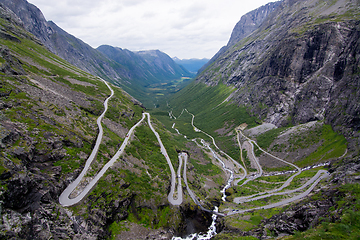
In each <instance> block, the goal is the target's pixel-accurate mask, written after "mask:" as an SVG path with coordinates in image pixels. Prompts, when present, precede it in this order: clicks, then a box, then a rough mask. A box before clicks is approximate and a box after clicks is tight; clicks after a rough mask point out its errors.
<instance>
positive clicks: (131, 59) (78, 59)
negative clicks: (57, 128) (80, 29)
mask: <svg viewBox="0 0 360 240" xmlns="http://www.w3.org/2000/svg"><path fill="white" fill-rule="evenodd" d="M0 3H2V4H4V5H5V6H6V7H8V8H9V9H10V10H11V11H13V12H14V13H15V14H16V15H17V16H18V17H19V18H20V19H21V21H22V22H23V24H24V27H25V29H26V30H27V31H29V32H31V33H32V34H34V36H35V37H37V38H38V39H39V40H40V41H41V42H42V43H43V44H44V45H45V46H46V47H47V48H48V49H49V50H50V51H51V52H53V53H55V54H56V55H58V56H59V57H61V58H63V59H64V60H66V61H68V62H69V63H71V64H73V65H75V66H77V67H79V68H80V69H82V70H84V71H86V72H89V73H91V74H94V75H97V76H100V77H102V78H104V79H106V80H108V81H110V82H112V83H114V84H116V85H118V86H120V87H123V88H124V89H125V90H126V91H128V92H129V93H130V94H131V95H133V96H134V97H136V98H138V99H139V100H141V101H144V100H145V98H144V96H146V94H144V93H142V92H143V91H145V90H144V87H146V86H148V85H149V84H151V83H154V82H156V81H157V82H158V83H160V82H162V81H165V82H168V81H170V80H174V79H177V78H181V77H182V76H187V77H189V76H193V74H191V73H190V72H189V71H187V70H186V69H184V68H182V67H180V66H178V65H177V64H176V63H175V62H174V61H173V60H172V59H171V58H170V57H169V56H168V55H166V54H165V53H161V52H160V51H156V53H157V54H156V55H157V58H156V59H155V58H153V59H152V60H154V61H153V62H151V63H150V62H149V61H148V60H147V59H148V54H141V52H140V53H132V52H131V51H129V50H121V51H123V52H122V53H121V54H120V52H121V51H120V50H119V48H115V47H112V48H110V49H111V50H114V51H115V52H114V53H112V54H111V53H109V50H110V49H107V50H106V51H105V50H104V47H100V48H99V49H100V50H103V51H104V52H106V54H104V53H103V52H101V51H100V50H98V49H94V48H92V47H91V46H90V45H88V44H86V43H85V42H83V41H82V40H80V39H78V38H76V37H74V36H72V35H71V34H69V33H67V32H66V31H64V30H63V29H61V28H60V27H59V26H57V25H56V24H55V23H54V22H52V21H47V20H46V19H45V17H44V15H43V14H42V12H41V11H40V10H39V9H38V8H37V7H36V6H34V5H33V4H30V3H28V2H27V1H26V0H0ZM115 55H116V56H115ZM109 56H113V57H114V58H115V59H117V60H114V59H112V58H111V57H109ZM121 57H123V58H124V59H120V58H121ZM162 61H164V62H162Z"/></svg>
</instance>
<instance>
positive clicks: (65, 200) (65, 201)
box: [59, 79, 330, 216]
mask: <svg viewBox="0 0 360 240" xmlns="http://www.w3.org/2000/svg"><path fill="white" fill-rule="evenodd" d="M101 80H102V81H103V82H104V83H105V84H106V86H107V87H108V88H109V90H110V92H111V94H110V96H109V97H108V98H106V100H105V101H104V108H105V109H104V111H103V113H102V114H101V115H100V116H99V118H98V119H97V125H98V128H99V134H98V136H97V138H96V143H95V146H94V148H93V150H92V152H91V154H90V156H89V158H88V159H87V161H86V163H85V166H84V168H83V170H82V171H81V173H80V175H79V176H78V177H77V178H76V179H75V180H74V181H73V182H72V183H71V184H69V185H68V186H67V187H66V189H65V190H64V191H63V192H62V193H61V195H60V197H59V203H60V204H61V205H63V206H72V205H74V204H77V203H79V202H80V201H81V200H82V199H83V198H84V197H85V196H86V195H87V194H88V193H89V192H90V191H91V190H92V189H93V188H94V186H95V185H96V183H97V182H98V181H99V179H100V178H101V177H102V176H103V175H104V174H105V172H106V171H107V170H108V169H109V168H110V167H111V166H112V165H113V164H114V162H115V161H116V160H117V159H118V158H119V157H120V155H121V154H123V152H124V150H125V147H126V145H127V144H128V142H129V139H130V137H131V135H132V134H133V132H134V130H135V128H136V127H137V126H139V125H140V124H141V123H142V122H143V120H144V119H145V118H146V117H147V119H148V125H149V127H150V129H151V130H152V132H153V133H154V135H155V136H156V138H157V141H158V142H159V145H160V151H161V153H162V154H163V155H164V157H165V159H166V161H167V163H168V166H169V168H170V172H171V186H170V193H169V195H168V201H169V202H170V204H172V205H180V204H181V203H182V202H183V192H182V181H181V169H182V164H184V170H183V179H184V183H185V185H186V189H187V191H188V193H189V195H190V197H191V198H192V200H193V201H194V202H195V203H196V204H197V205H198V206H199V207H200V208H201V209H202V210H204V211H207V212H211V213H213V214H216V215H221V216H226V215H232V214H236V213H243V212H247V211H252V210H256V209H268V208H273V207H278V206H282V205H284V204H287V203H290V202H293V201H296V200H298V199H301V198H303V197H305V196H307V195H308V194H309V193H310V192H311V191H312V190H313V189H314V188H315V186H316V185H317V184H318V183H319V182H320V181H321V180H322V179H323V178H327V177H329V176H330V174H329V172H327V171H324V170H319V171H318V172H317V173H316V175H315V176H314V177H312V178H311V179H310V180H308V181H307V182H306V183H305V184H303V185H302V186H301V187H299V188H297V189H293V190H287V191H283V192H280V191H281V190H283V189H284V188H286V187H287V186H288V185H289V184H290V183H291V182H292V180H293V179H294V177H296V176H297V175H299V174H300V173H301V169H300V168H299V167H297V166H296V165H294V164H292V163H289V162H287V161H285V160H283V159H280V158H278V157H276V156H273V155H272V154H270V153H268V152H266V151H264V150H263V149H262V148H261V147H260V146H258V144H257V143H256V142H255V141H254V140H251V139H249V138H247V137H246V136H244V135H243V134H242V132H241V131H239V132H240V133H241V134H242V136H243V137H245V138H246V139H247V141H248V142H249V143H250V144H251V146H252V151H251V152H252V153H251V154H253V157H254V159H255V163H256V165H257V168H258V174H257V176H261V175H262V173H263V171H262V168H261V166H260V163H259V162H258V161H257V160H256V157H255V155H254V145H256V146H257V147H258V148H259V149H260V150H261V151H262V152H264V153H265V154H268V155H269V156H271V157H273V158H275V159H277V160H279V161H282V162H284V163H286V164H289V165H291V166H293V167H294V168H296V169H297V173H295V174H294V175H292V176H291V177H290V178H289V179H287V180H286V181H285V183H284V184H283V185H282V186H281V187H279V188H277V189H273V190H269V191H266V192H262V193H257V194H253V195H250V196H245V197H239V198H235V199H234V202H235V203H244V202H250V201H255V200H259V199H263V198H266V197H271V196H275V195H285V194H291V193H294V192H297V191H300V190H303V189H304V188H306V187H308V186H309V185H311V184H312V185H311V186H310V187H309V188H308V189H307V190H306V191H305V192H303V193H301V194H298V195H296V196H294V197H291V198H288V199H284V200H282V201H279V202H276V203H272V204H268V205H265V206H261V207H257V208H251V209H244V210H233V211H232V212H230V213H228V214H223V213H219V212H218V211H217V210H216V211H211V210H208V209H205V208H203V207H202V206H201V204H200V203H199V201H198V200H197V198H196V195H195V194H194V193H193V192H192V191H191V189H190V187H189V185H188V182H187V177H186V166H187V160H188V155H187V154H186V153H184V152H182V153H179V155H178V158H179V167H178V170H177V174H176V173H175V170H174V167H173V165H172V163H171V160H170V158H169V155H168V153H167V151H166V148H165V147H164V145H163V143H162V141H161V138H160V135H159V134H158V133H157V132H156V130H155V129H154V127H153V126H152V124H151V120H150V114H149V113H146V112H145V113H143V114H142V118H141V119H140V120H139V121H138V122H137V123H136V124H134V126H132V127H131V128H130V130H129V131H128V133H127V135H126V137H125V139H124V141H123V143H122V144H121V146H120V148H119V150H118V151H117V152H116V153H115V155H114V156H113V157H112V158H111V159H110V160H109V161H108V162H107V163H106V164H105V165H104V167H103V168H102V169H101V170H100V171H99V172H98V173H97V174H96V175H95V176H94V178H93V179H92V180H91V181H90V182H89V183H88V185H87V186H86V187H85V188H84V189H83V190H82V192H81V193H79V194H78V195H77V196H76V197H74V198H70V195H71V193H72V192H73V191H74V190H75V189H76V188H77V186H78V185H79V184H80V182H81V181H82V179H83V178H84V176H85V174H86V173H87V171H88V170H89V168H90V166H91V163H92V162H93V160H94V159H95V158H96V155H97V153H98V150H99V147H100V144H101V141H102V138H103V128H102V125H101V121H102V119H103V118H104V116H105V113H106V111H107V109H108V101H109V100H110V98H111V97H112V96H113V95H114V91H113V90H112V88H111V87H110V85H109V84H108V83H107V82H106V81H104V80H103V79H101ZM185 110H186V109H185ZM183 112H184V110H183V111H182V112H181V114H180V116H181V115H182V113H183ZM186 112H188V111H187V110H186ZM188 113H189V112H188ZM189 114H191V115H192V121H191V124H192V126H193V128H194V130H195V131H196V132H202V133H204V134H205V135H207V136H208V137H210V138H211V139H212V142H213V145H214V146H215V147H216V148H217V150H218V151H219V152H220V153H221V154H223V155H225V156H226V157H227V158H228V159H230V160H231V162H233V163H234V165H233V166H236V167H238V169H241V170H242V172H243V173H242V174H241V177H240V180H239V181H241V180H242V179H244V178H245V177H246V176H247V171H246V168H244V167H243V166H242V165H241V164H239V163H238V162H237V161H235V160H234V159H233V158H231V157H230V156H229V155H228V154H226V153H225V152H223V151H222V150H221V149H220V148H219V147H218V146H217V145H216V142H215V139H214V138H213V137H212V136H211V135H209V134H207V133H205V132H203V131H201V130H200V129H198V128H197V127H195V126H194V118H195V116H194V115H193V114H192V113H189ZM171 115H172V116H173V118H174V119H176V118H175V116H174V115H173V114H172V112H171V114H169V116H170V117H171ZM180 116H179V117H180ZM173 128H174V125H173ZM177 132H178V131H177ZM237 132H238V131H237ZM239 132H238V133H239ZM201 142H202V144H203V145H204V146H205V147H207V148H208V149H209V150H210V151H211V152H212V153H213V155H214V157H215V158H216V159H217V160H218V161H219V162H220V163H221V164H222V165H223V169H224V170H225V171H228V172H229V173H230V178H229V179H228V182H227V184H226V185H225V187H224V188H223V190H222V191H221V192H222V193H223V200H224V201H225V197H226V195H225V190H226V189H227V188H228V187H230V186H231V183H232V181H233V180H234V171H233V170H231V169H228V168H227V167H226V165H225V163H224V162H223V161H222V160H221V159H220V158H219V157H218V156H217V154H216V152H215V151H214V150H213V149H211V147H210V145H209V144H206V143H205V141H204V140H203V139H201ZM238 142H239V141H238ZM239 143H240V142H239ZM239 146H240V147H241V145H239ZM257 176H256V177H257ZM256 177H255V178H256ZM250 180H254V178H251V179H248V180H247V181H250ZM176 184H177V189H176ZM243 184H245V183H243ZM175 190H177V191H176V192H175ZM175 195H176V197H175Z"/></svg>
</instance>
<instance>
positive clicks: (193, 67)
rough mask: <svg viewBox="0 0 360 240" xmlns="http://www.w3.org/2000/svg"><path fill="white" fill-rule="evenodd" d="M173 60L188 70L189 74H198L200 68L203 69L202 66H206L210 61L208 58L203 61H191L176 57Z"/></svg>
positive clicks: (195, 59) (194, 59) (196, 59)
mask: <svg viewBox="0 0 360 240" xmlns="http://www.w3.org/2000/svg"><path fill="white" fill-rule="evenodd" d="M173 60H174V61H175V62H176V63H177V64H179V65H181V66H183V67H184V68H186V69H187V70H188V71H189V72H192V73H194V74H196V73H197V72H198V71H199V69H200V68H202V66H204V65H205V64H206V63H207V62H208V61H209V59H207V58H203V59H198V58H191V59H179V58H177V57H174V58H173Z"/></svg>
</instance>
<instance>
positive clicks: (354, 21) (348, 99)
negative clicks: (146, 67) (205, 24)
mask: <svg viewBox="0 0 360 240" xmlns="http://www.w3.org/2000/svg"><path fill="white" fill-rule="evenodd" d="M359 19H360V18H359V10H358V7H357V4H356V3H354V2H352V1H334V2H331V3H330V2H329V3H328V2H322V1H284V2H282V3H281V5H280V6H279V7H278V8H277V9H276V10H275V11H274V12H273V13H272V14H271V15H270V16H269V17H268V18H267V19H266V20H265V21H264V22H263V23H262V24H261V26H260V27H259V28H258V29H257V30H256V31H255V32H253V33H252V34H251V35H250V36H248V37H247V38H245V39H243V40H242V41H239V42H237V43H236V44H235V43H233V46H232V47H230V48H229V49H227V50H226V52H224V53H223V54H221V55H220V56H219V57H217V59H216V60H215V62H214V64H213V65H212V66H211V67H209V68H208V69H206V71H204V72H202V73H201V74H200V75H199V76H198V77H197V81H200V82H204V83H206V84H208V85H216V84H218V83H219V82H223V83H225V84H227V85H233V86H235V87H236V88H237V90H236V93H235V94H234V95H233V96H232V98H231V100H230V101H233V102H236V103H237V104H239V105H242V106H248V108H249V109H250V111H251V112H252V114H253V115H255V116H257V117H258V118H259V119H261V120H262V121H265V122H270V123H274V124H276V125H277V126H284V125H288V124H298V123H305V122H308V121H312V120H325V122H327V123H330V124H332V126H333V127H335V129H337V130H339V129H341V130H342V131H343V133H347V135H348V136H354V137H355V138H358V134H357V131H358V129H359V113H360V105H359V103H358V100H357V99H359V94H360V91H359V90H360V89H359V78H360V75H359V74H360V71H359V69H360V68H359V57H358V52H359V47H360V45H359V43H360V41H359V31H360V29H359V27H358V26H359ZM356 142H357V140H356ZM353 144H354V145H356V144H355V143H353Z"/></svg>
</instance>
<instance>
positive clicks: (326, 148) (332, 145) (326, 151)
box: [297, 125, 347, 166]
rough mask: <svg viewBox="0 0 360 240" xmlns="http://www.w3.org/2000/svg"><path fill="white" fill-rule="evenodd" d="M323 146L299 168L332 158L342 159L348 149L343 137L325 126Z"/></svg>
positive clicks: (322, 133)
mask: <svg viewBox="0 0 360 240" xmlns="http://www.w3.org/2000/svg"><path fill="white" fill-rule="evenodd" d="M320 139H321V142H322V144H321V146H320V147H318V149H316V151H315V152H313V153H311V154H310V155H309V156H307V157H306V158H305V159H303V160H302V161H300V162H298V163H297V165H299V166H308V165H311V164H314V163H316V162H321V161H325V160H328V159H331V158H336V157H340V156H341V155H343V154H344V153H345V151H346V148H347V141H346V139H345V137H344V136H343V135H340V134H338V133H336V132H334V131H333V130H332V128H331V126H330V125H323V128H322V130H321V136H320Z"/></svg>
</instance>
